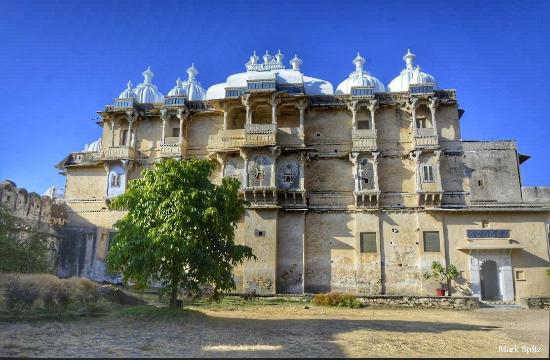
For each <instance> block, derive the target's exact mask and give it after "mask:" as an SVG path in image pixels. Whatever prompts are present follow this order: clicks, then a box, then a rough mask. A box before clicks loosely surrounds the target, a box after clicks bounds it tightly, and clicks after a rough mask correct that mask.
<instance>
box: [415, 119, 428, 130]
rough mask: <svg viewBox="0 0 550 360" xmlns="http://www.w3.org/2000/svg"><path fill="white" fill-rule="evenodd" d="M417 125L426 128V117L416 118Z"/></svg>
mask: <svg viewBox="0 0 550 360" xmlns="http://www.w3.org/2000/svg"><path fill="white" fill-rule="evenodd" d="M416 127H417V128H419V129H425V128H426V119H425V118H419V119H416Z"/></svg>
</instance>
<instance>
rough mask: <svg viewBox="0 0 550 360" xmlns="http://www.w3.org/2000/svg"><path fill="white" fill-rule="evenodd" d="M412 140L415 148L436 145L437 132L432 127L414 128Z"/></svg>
mask: <svg viewBox="0 0 550 360" xmlns="http://www.w3.org/2000/svg"><path fill="white" fill-rule="evenodd" d="M414 142H415V147H416V148H433V147H437V145H438V137H437V132H436V130H435V129H433V128H416V129H415V133H414Z"/></svg>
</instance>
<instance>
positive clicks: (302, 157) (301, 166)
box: [300, 152, 306, 190]
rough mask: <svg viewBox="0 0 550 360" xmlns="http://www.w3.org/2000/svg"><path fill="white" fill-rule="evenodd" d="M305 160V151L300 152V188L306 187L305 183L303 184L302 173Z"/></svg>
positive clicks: (303, 175) (303, 176)
mask: <svg viewBox="0 0 550 360" xmlns="http://www.w3.org/2000/svg"><path fill="white" fill-rule="evenodd" d="M305 161H306V154H305V153H303V152H302V153H301V154H300V190H304V189H305V188H306V184H305V180H306V178H305V174H304V171H305V170H304V169H305V166H304V162H305Z"/></svg>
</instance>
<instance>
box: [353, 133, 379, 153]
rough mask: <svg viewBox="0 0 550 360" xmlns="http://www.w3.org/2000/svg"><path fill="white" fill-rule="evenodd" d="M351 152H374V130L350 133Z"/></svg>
mask: <svg viewBox="0 0 550 360" xmlns="http://www.w3.org/2000/svg"><path fill="white" fill-rule="evenodd" d="M352 140H353V151H375V150H376V129H356V130H354V131H353V132H352Z"/></svg>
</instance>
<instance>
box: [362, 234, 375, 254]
mask: <svg viewBox="0 0 550 360" xmlns="http://www.w3.org/2000/svg"><path fill="white" fill-rule="evenodd" d="M360 236H361V237H360V240H361V253H363V254H365V253H370V254H372V253H376V233H375V232H368V233H361V234H360Z"/></svg>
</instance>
